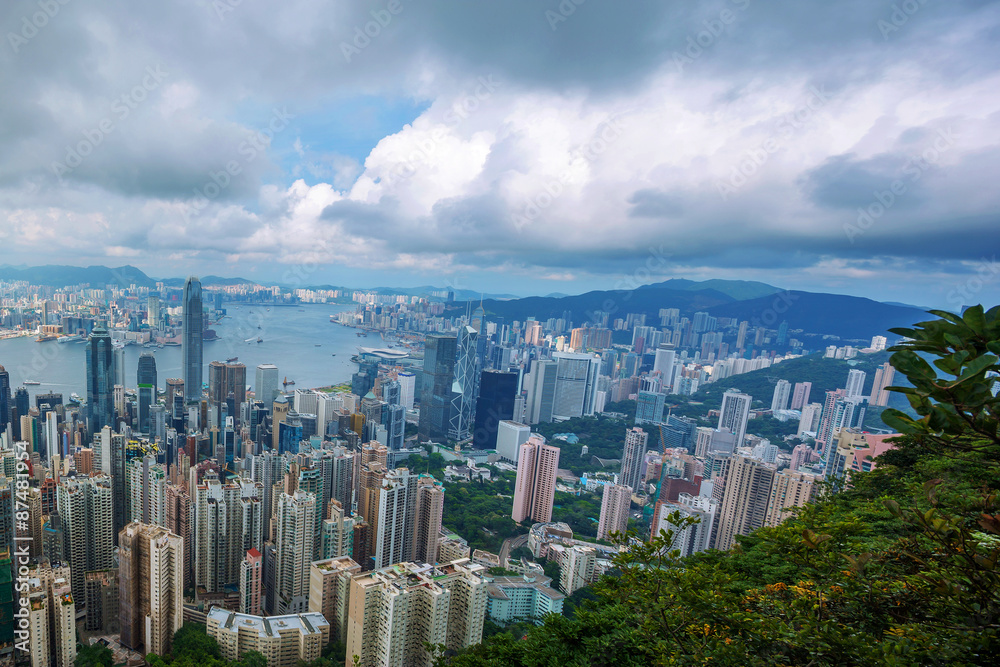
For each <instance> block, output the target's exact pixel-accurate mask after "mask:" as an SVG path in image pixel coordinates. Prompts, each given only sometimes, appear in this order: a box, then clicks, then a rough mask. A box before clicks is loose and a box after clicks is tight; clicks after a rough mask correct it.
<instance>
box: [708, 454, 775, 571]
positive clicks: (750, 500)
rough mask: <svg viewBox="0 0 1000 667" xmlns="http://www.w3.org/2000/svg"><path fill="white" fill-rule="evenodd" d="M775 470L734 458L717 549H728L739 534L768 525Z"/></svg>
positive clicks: (755, 461)
mask: <svg viewBox="0 0 1000 667" xmlns="http://www.w3.org/2000/svg"><path fill="white" fill-rule="evenodd" d="M774 474H775V473H774V468H772V467H771V466H769V465H768V464H766V463H762V462H760V461H757V460H755V459H752V458H750V457H747V456H735V457H733V458H732V460H731V462H730V464H729V470H728V471H727V472H726V485H725V490H724V491H723V495H722V505H721V507H720V508H719V528H718V531H717V533H716V537H715V545H714V547H715V548H716V549H719V550H720V551H727V550H729V549H730V548H731V547H732V546H733V544H734V543H735V541H736V540H735V537H736V536H737V535H748V534H750V533H751V532H752V531H754V530H756V529H758V528H760V527H761V526H763V525H764V524H765V521H766V519H767V510H768V506H769V502H770V499H771V486H772V483H773V481H774Z"/></svg>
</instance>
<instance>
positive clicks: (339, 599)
mask: <svg viewBox="0 0 1000 667" xmlns="http://www.w3.org/2000/svg"><path fill="white" fill-rule="evenodd" d="M360 573H361V566H360V565H358V564H357V563H356V562H354V560H353V559H352V558H350V557H349V556H341V557H339V558H329V559H325V560H318V561H313V563H312V564H311V565H310V566H309V611H310V612H315V613H319V614H323V618H325V619H326V620H327V621H329V622H330V638H331V639H332V640H334V641H338V642H342V641H344V640H345V639H347V616H348V606H347V605H348V602H349V601H350V596H351V578H352V577H354V576H356V575H358V574H360Z"/></svg>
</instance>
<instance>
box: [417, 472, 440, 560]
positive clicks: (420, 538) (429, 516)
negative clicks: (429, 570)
mask: <svg viewBox="0 0 1000 667" xmlns="http://www.w3.org/2000/svg"><path fill="white" fill-rule="evenodd" d="M443 516H444V485H443V484H442V483H441V482H439V481H437V480H435V479H434V478H433V477H431V476H430V475H420V477H419V478H417V500H416V510H415V512H414V519H413V528H412V529H411V532H412V534H413V560H414V561H416V562H418V563H431V564H433V563H436V562H437V556H438V540H439V539H440V537H441V520H442V517H443Z"/></svg>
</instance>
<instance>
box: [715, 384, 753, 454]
mask: <svg viewBox="0 0 1000 667" xmlns="http://www.w3.org/2000/svg"><path fill="white" fill-rule="evenodd" d="M752 402H753V398H752V397H751V396H749V395H748V394H742V393H740V392H739V391H737V390H735V389H730V390H729V391H727V392H726V393H724V394H723V395H722V409H721V410H720V411H719V429H726V430H728V431H729V432H730V433H732V434H733V435H734V436H735V442H736V447H737V448H739V447H742V446H743V437H744V436H745V435H746V433H747V421H748V420H749V419H750V404H751V403H752Z"/></svg>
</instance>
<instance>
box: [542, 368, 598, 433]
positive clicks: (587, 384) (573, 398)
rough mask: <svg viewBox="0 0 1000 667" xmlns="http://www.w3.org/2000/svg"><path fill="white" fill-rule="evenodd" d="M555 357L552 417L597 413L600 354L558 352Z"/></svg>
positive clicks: (562, 417) (557, 418) (565, 417)
mask: <svg viewBox="0 0 1000 667" xmlns="http://www.w3.org/2000/svg"><path fill="white" fill-rule="evenodd" d="M552 358H553V359H554V360H555V361H556V363H557V364H558V366H557V368H556V387H555V395H554V397H553V402H552V417H553V419H556V420H561V419H570V418H572V417H583V416H588V415H592V414H594V409H595V401H596V399H597V377H598V375H599V374H600V371H601V359H600V357H597V356H595V355H592V354H576V353H571V352H556V353H555V354H553V355H552Z"/></svg>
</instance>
